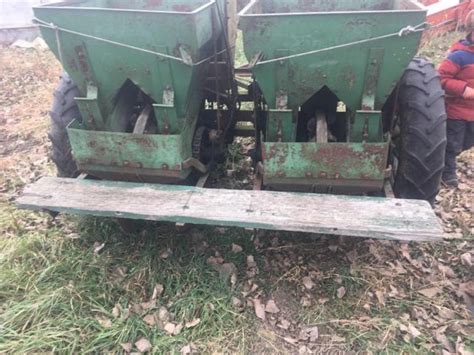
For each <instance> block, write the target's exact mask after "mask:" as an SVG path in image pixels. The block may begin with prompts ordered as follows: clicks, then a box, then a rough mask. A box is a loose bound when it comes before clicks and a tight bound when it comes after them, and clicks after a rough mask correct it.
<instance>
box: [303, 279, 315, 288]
mask: <svg viewBox="0 0 474 355" xmlns="http://www.w3.org/2000/svg"><path fill="white" fill-rule="evenodd" d="M303 285H304V287H305V288H306V289H307V290H311V289H312V288H313V287H314V282H313V280H311V277H309V276H305V277H303Z"/></svg>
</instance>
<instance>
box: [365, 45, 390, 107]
mask: <svg viewBox="0 0 474 355" xmlns="http://www.w3.org/2000/svg"><path fill="white" fill-rule="evenodd" d="M384 52H385V50H384V49H383V48H371V49H370V50H369V60H368V63H367V70H366V71H365V80H364V92H363V96H362V110H365V111H372V110H374V109H375V100H376V91H377V83H378V79H379V76H380V68H381V67H382V61H383V56H384Z"/></svg>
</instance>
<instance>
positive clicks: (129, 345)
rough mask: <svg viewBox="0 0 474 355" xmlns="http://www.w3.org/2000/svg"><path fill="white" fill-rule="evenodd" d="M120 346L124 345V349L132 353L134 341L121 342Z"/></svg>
mask: <svg viewBox="0 0 474 355" xmlns="http://www.w3.org/2000/svg"><path fill="white" fill-rule="evenodd" d="M120 346H121V347H122V349H123V351H125V352H126V353H131V352H132V348H133V345H132V343H121V344H120Z"/></svg>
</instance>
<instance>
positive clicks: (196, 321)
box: [185, 318, 201, 328]
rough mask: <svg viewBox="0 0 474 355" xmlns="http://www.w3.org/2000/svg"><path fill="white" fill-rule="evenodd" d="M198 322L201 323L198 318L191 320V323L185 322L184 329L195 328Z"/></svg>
mask: <svg viewBox="0 0 474 355" xmlns="http://www.w3.org/2000/svg"><path fill="white" fill-rule="evenodd" d="M200 322H201V319H200V318H195V319H193V320H192V321H190V322H187V323H186V324H185V327H186V328H192V327H195V326H196V325H198V324H199V323H200Z"/></svg>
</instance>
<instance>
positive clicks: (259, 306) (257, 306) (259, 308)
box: [253, 298, 266, 321]
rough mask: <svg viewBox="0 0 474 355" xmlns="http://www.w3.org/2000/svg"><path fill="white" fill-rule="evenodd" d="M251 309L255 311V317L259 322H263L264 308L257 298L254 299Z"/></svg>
mask: <svg viewBox="0 0 474 355" xmlns="http://www.w3.org/2000/svg"><path fill="white" fill-rule="evenodd" d="M253 307H254V310H255V315H256V316H257V317H258V318H260V319H261V320H263V321H264V320H265V318H266V316H265V307H264V306H263V304H262V302H261V301H260V299H258V298H254V300H253Z"/></svg>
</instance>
